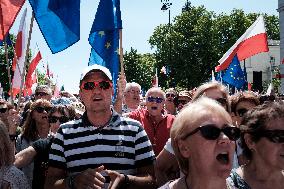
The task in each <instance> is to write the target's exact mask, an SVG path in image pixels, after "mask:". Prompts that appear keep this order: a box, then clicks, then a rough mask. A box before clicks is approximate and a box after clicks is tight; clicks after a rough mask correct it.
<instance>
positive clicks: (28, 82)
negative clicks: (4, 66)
mask: <svg viewBox="0 0 284 189" xmlns="http://www.w3.org/2000/svg"><path fill="white" fill-rule="evenodd" d="M41 59H42V57H41V53H40V51H38V52H37V53H35V57H34V58H33V59H32V62H31V64H30V66H29V69H28V73H27V76H26V88H31V87H32V85H33V78H32V75H33V73H34V71H35V69H36V67H37V65H38V63H39V62H40V60H41Z"/></svg>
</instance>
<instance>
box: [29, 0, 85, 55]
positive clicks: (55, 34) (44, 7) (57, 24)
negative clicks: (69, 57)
mask: <svg viewBox="0 0 284 189" xmlns="http://www.w3.org/2000/svg"><path fill="white" fill-rule="evenodd" d="M29 2H30V4H31V7H32V9H33V12H34V15H35V19H36V21H37V23H38V25H39V28H40V30H41V33H42V34H43V37H44V38H45V41H46V42H47V45H48V46H49V48H50V50H51V52H52V53H53V54H54V53H57V52H60V51H63V50H65V49H66V48H68V47H69V46H71V45H73V44H74V43H76V42H77V41H79V39H80V0H29Z"/></svg>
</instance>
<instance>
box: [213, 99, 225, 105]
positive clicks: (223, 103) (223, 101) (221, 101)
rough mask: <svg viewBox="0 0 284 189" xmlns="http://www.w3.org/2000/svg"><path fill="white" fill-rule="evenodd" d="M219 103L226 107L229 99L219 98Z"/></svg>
mask: <svg viewBox="0 0 284 189" xmlns="http://www.w3.org/2000/svg"><path fill="white" fill-rule="evenodd" d="M215 100H216V101H217V102H219V103H220V104H221V105H223V106H226V105H227V99H226V98H217V99H215Z"/></svg>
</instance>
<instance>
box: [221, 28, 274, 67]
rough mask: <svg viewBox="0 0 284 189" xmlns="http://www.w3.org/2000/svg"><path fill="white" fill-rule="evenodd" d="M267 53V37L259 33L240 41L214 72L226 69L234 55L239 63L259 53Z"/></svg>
mask: <svg viewBox="0 0 284 189" xmlns="http://www.w3.org/2000/svg"><path fill="white" fill-rule="evenodd" d="M267 51H269V49H268V46H267V35H266V33H261V34H258V35H255V36H253V37H250V38H248V39H246V40H245V41H242V42H241V43H240V44H238V46H237V47H236V48H235V49H234V50H233V52H232V53H231V54H230V55H229V56H228V58H227V59H226V60H225V61H224V62H223V64H221V65H218V66H217V67H216V68H215V71H216V72H219V71H221V70H224V69H226V68H227V67H228V66H229V65H230V63H231V62H232V60H233V58H234V56H235V54H237V56H238V59H239V61H242V60H244V59H246V58H249V57H251V56H253V55H256V54H258V53H261V52H267Z"/></svg>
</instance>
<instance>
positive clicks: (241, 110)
mask: <svg viewBox="0 0 284 189" xmlns="http://www.w3.org/2000/svg"><path fill="white" fill-rule="evenodd" d="M247 111H248V109H245V108H241V109H238V110H237V111H236V112H237V113H238V115H239V116H240V117H243V116H244V114H245V113H247Z"/></svg>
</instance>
